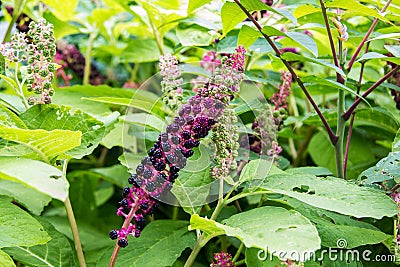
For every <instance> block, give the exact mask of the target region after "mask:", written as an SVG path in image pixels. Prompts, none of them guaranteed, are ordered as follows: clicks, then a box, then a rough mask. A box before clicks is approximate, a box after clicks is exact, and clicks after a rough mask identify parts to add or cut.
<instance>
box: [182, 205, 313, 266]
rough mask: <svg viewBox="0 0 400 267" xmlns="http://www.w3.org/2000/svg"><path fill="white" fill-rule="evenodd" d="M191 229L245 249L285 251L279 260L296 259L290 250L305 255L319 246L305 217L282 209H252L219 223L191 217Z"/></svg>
mask: <svg viewBox="0 0 400 267" xmlns="http://www.w3.org/2000/svg"><path fill="white" fill-rule="evenodd" d="M190 228H191V229H192V230H194V229H200V230H202V231H204V233H205V235H206V237H212V236H216V235H222V234H226V235H227V236H234V237H236V238H238V239H240V240H241V241H242V242H243V243H244V245H245V246H246V247H248V248H249V247H256V248H260V249H263V250H266V251H284V252H287V254H286V255H285V256H284V257H282V258H291V257H296V255H290V253H288V252H290V251H294V250H295V251H297V252H299V254H300V255H304V252H306V251H307V252H313V251H316V250H318V249H319V248H320V245H321V240H320V238H319V236H318V232H317V229H316V228H315V226H314V225H313V224H311V222H310V221H309V220H308V219H307V218H305V217H304V216H302V215H301V214H300V213H298V212H296V211H294V210H286V209H284V208H281V207H273V206H266V207H261V208H256V209H252V210H249V211H245V212H242V213H239V214H236V215H233V216H232V217H230V218H228V219H226V220H223V221H222V223H218V222H215V221H213V220H210V219H207V218H202V217H200V216H199V215H197V214H194V215H192V217H191V218H190ZM297 256H299V255H297ZM292 259H293V258H292ZM294 259H296V258H294ZM297 260H304V259H301V258H300V259H299V258H297Z"/></svg>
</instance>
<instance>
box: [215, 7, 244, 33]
mask: <svg viewBox="0 0 400 267" xmlns="http://www.w3.org/2000/svg"><path fill="white" fill-rule="evenodd" d="M246 18H247V16H246V14H245V13H244V12H243V11H242V10H241V9H240V7H239V6H238V5H237V4H236V3H232V2H225V4H224V5H223V6H222V8H221V19H222V31H223V33H224V35H226V34H227V33H228V32H229V31H230V30H232V29H233V28H234V27H235V26H236V25H237V24H238V23H239V22H241V21H243V20H245V19H246Z"/></svg>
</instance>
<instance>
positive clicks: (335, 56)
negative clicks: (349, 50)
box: [319, 0, 344, 84]
mask: <svg viewBox="0 0 400 267" xmlns="http://www.w3.org/2000/svg"><path fill="white" fill-rule="evenodd" d="M319 3H320V4H321V10H322V15H323V17H324V21H325V27H326V31H327V33H328V38H329V45H330V47H331V51H332V57H333V62H334V63H335V66H336V67H338V68H340V69H341V67H340V64H339V60H338V55H337V54H336V49H335V44H334V42H333V37H332V32H331V27H330V26H329V20H328V15H327V14H326V7H325V4H324V0H319ZM340 52H341V49H340V48H339V53H340ZM339 58H340V57H339ZM336 81H337V82H339V83H341V84H343V83H344V79H343V77H342V75H340V74H339V73H337V72H336Z"/></svg>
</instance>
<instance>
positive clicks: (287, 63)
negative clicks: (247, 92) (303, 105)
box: [234, 0, 338, 144]
mask: <svg viewBox="0 0 400 267" xmlns="http://www.w3.org/2000/svg"><path fill="white" fill-rule="evenodd" d="M234 1H235V3H236V4H237V5H238V6H239V7H240V9H242V10H243V12H244V13H245V14H246V15H247V17H248V18H249V19H250V20H251V21H252V22H253V24H254V25H255V26H256V27H257V29H258V31H259V32H260V33H261V34H262V36H263V37H264V38H265V40H267V42H268V43H269V45H270V46H271V47H272V49H273V50H274V51H275V54H276V56H277V57H278V58H279V59H280V60H281V61H282V63H283V64H284V65H285V66H286V68H287V69H288V70H289V72H290V73H291V74H292V77H293V78H294V79H295V81H296V82H297V84H298V85H299V87H300V88H301V89H302V90H303V93H304V94H305V95H306V97H307V99H308V101H310V103H311V105H312V106H313V107H314V109H315V111H316V112H317V114H318V116H319V118H320V119H321V121H322V123H323V124H324V126H325V128H326V130H327V132H328V135H329V139H330V140H331V143H332V144H336V142H337V139H338V137H337V136H336V135H335V134H334V133H333V131H332V129H331V127H330V126H329V124H328V122H327V121H326V119H325V116H324V115H323V114H322V112H321V110H320V109H319V107H318V105H317V104H316V103H315V101H314V99H313V98H312V96H311V95H310V93H309V92H308V90H307V88H306V87H305V85H304V84H303V82H302V81H301V80H300V78H299V77H298V76H297V74H296V72H295V71H294V69H293V68H292V66H291V65H290V64H289V62H287V61H286V60H285V59H283V58H282V57H281V55H282V53H281V52H280V51H279V49H278V47H277V46H276V45H275V44H274V42H273V41H272V39H271V38H270V37H269V36H268V35H267V34H265V33H264V32H263V31H262V27H261V25H260V24H259V23H258V22H257V21H256V20H255V19H254V18H253V16H252V15H251V14H250V12H249V11H248V10H247V9H246V8H245V7H244V6H243V5H242V4H241V3H240V1H239V0H234Z"/></svg>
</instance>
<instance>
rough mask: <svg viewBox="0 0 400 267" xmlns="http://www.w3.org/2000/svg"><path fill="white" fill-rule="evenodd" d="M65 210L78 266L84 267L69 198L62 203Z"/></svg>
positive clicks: (83, 257)
mask: <svg viewBox="0 0 400 267" xmlns="http://www.w3.org/2000/svg"><path fill="white" fill-rule="evenodd" d="M64 205H65V209H66V211H67V216H68V221H69V224H70V226H71V230H72V235H73V237H74V244H75V250H76V255H77V256H78V261H79V266H81V267H86V263H85V256H84V255H83V250H82V245H81V240H80V238H79V232H78V226H77V225H76V221H75V216H74V212H73V210H72V206H71V201H70V200H69V197H67V199H66V200H65V201H64Z"/></svg>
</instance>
